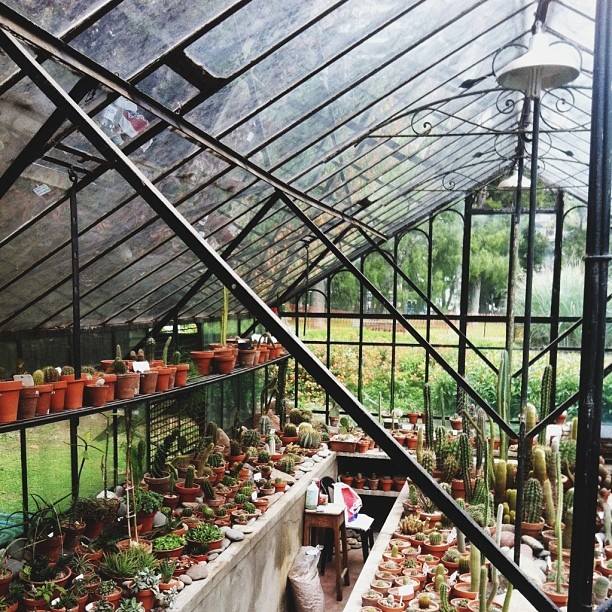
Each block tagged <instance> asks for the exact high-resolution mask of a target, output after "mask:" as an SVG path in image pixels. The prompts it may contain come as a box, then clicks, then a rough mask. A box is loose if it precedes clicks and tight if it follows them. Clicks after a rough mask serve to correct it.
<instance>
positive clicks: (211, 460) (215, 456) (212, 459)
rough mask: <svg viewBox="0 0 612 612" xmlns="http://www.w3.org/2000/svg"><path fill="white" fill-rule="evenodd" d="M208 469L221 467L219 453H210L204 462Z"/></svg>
mask: <svg viewBox="0 0 612 612" xmlns="http://www.w3.org/2000/svg"><path fill="white" fill-rule="evenodd" d="M206 463H207V464H208V467H211V468H213V469H214V468H219V467H221V466H222V465H223V455H222V454H221V453H210V455H208V460H207V462H206Z"/></svg>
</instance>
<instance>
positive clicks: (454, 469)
mask: <svg viewBox="0 0 612 612" xmlns="http://www.w3.org/2000/svg"><path fill="white" fill-rule="evenodd" d="M442 471H443V473H444V476H443V477H444V480H445V481H446V482H450V481H451V480H452V479H453V478H455V477H456V476H457V474H458V473H459V460H458V459H457V457H456V456H455V455H454V454H452V455H448V456H447V457H446V458H445V459H444V463H443V464H442Z"/></svg>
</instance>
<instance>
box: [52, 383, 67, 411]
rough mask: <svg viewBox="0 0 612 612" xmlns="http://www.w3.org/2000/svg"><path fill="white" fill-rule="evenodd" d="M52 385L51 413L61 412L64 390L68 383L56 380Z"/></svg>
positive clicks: (64, 400)
mask: <svg viewBox="0 0 612 612" xmlns="http://www.w3.org/2000/svg"><path fill="white" fill-rule="evenodd" d="M52 384H53V395H52V396H51V412H62V411H63V410H64V405H65V403H66V389H67V388H68V383H67V382H66V381H65V380H58V381H57V382H54V383H52Z"/></svg>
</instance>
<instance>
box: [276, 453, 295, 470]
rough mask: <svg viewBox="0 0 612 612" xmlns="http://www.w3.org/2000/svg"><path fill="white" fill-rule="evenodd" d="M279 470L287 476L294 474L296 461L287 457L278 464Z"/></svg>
mask: <svg viewBox="0 0 612 612" xmlns="http://www.w3.org/2000/svg"><path fill="white" fill-rule="evenodd" d="M278 469H279V470H280V471H281V472H285V473H286V474H293V470H294V469H295V461H294V460H293V459H292V458H291V457H289V456H287V455H285V456H284V457H283V458H282V459H281V460H280V461H279V462H278Z"/></svg>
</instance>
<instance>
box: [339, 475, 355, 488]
mask: <svg viewBox="0 0 612 612" xmlns="http://www.w3.org/2000/svg"><path fill="white" fill-rule="evenodd" d="M340 480H341V481H342V482H343V483H344V484H345V485H348V486H349V487H350V486H351V485H352V484H353V477H352V476H348V475H346V476H340Z"/></svg>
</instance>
